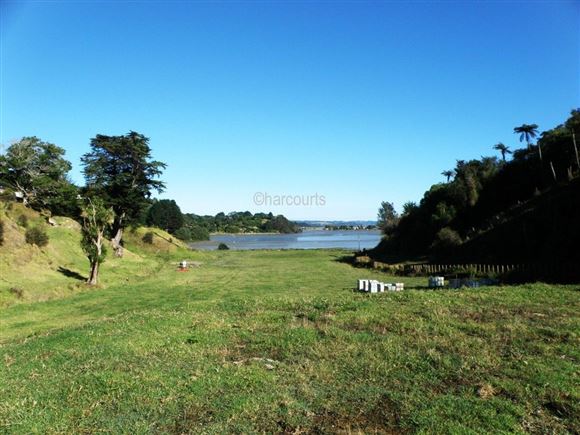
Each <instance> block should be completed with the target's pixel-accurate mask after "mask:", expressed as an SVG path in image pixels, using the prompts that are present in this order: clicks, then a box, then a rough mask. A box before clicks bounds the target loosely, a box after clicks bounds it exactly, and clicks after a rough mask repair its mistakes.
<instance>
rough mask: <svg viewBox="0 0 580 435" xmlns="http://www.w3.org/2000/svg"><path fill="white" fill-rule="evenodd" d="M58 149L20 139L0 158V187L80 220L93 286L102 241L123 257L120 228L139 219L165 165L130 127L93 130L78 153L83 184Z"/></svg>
mask: <svg viewBox="0 0 580 435" xmlns="http://www.w3.org/2000/svg"><path fill="white" fill-rule="evenodd" d="M64 155H65V151H64V149H62V148H60V147H58V146H57V145H54V144H52V143H48V142H44V141H42V140H40V139H39V138H37V137H24V138H22V139H21V140H19V141H17V142H15V143H13V144H12V145H10V146H9V147H8V149H7V150H6V152H5V153H4V154H3V155H1V156H0V187H2V189H4V190H8V191H11V192H12V193H13V194H14V195H15V196H16V197H17V198H20V199H21V200H22V202H23V203H24V205H26V206H28V207H31V208H33V209H35V210H39V211H42V212H45V213H47V214H48V215H49V216H50V215H62V216H68V217H72V218H74V219H76V220H78V221H79V222H80V223H81V232H82V241H81V247H82V248H83V251H84V252H85V254H86V256H87V258H88V259H89V263H90V275H89V279H88V283H89V284H92V285H94V284H97V282H98V273H99V265H100V264H101V263H102V262H103V261H104V258H105V256H106V252H107V247H106V243H105V242H106V240H108V239H110V240H111V247H112V249H113V250H114V252H115V254H116V255H117V256H119V257H122V256H123V231H124V230H125V229H126V228H127V227H128V226H130V225H135V224H137V223H139V222H140V221H141V220H142V216H143V213H144V211H145V210H147V208H148V207H149V206H150V204H151V195H152V193H153V192H158V193H160V192H162V191H163V190H164V189H165V184H164V183H163V182H162V181H160V180H159V178H160V176H161V174H162V172H163V169H165V167H166V165H165V164H164V163H162V162H159V161H156V160H153V159H152V157H151V148H150V147H149V138H147V137H145V136H144V135H142V134H139V133H137V132H134V131H130V132H129V133H127V134H126V135H121V136H106V135H101V134H98V135H96V136H95V137H94V138H92V139H91V140H90V151H89V152H87V153H86V154H84V155H83V156H82V157H81V164H82V167H83V175H84V178H85V185H84V186H82V187H79V186H76V185H75V184H74V183H73V182H72V181H71V180H70V178H69V175H68V173H69V171H70V170H71V168H72V165H71V163H70V162H69V161H67V160H66V159H65V158H64Z"/></svg>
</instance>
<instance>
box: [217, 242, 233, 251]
mask: <svg viewBox="0 0 580 435" xmlns="http://www.w3.org/2000/svg"><path fill="white" fill-rule="evenodd" d="M228 249H230V247H229V246H228V245H226V244H225V243H220V244H219V245H218V250H219V251H227V250H228Z"/></svg>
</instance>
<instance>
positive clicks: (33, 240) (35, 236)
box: [24, 227, 48, 248]
mask: <svg viewBox="0 0 580 435" xmlns="http://www.w3.org/2000/svg"><path fill="white" fill-rule="evenodd" d="M24 238H25V240H26V243H28V244H29V245H36V246H38V247H39V248H42V247H43V246H46V245H48V234H46V231H45V230H44V229H43V228H41V227H32V228H28V229H27V230H26V233H25V234H24Z"/></svg>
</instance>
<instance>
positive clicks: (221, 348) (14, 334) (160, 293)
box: [0, 238, 580, 433]
mask: <svg viewBox="0 0 580 435" xmlns="http://www.w3.org/2000/svg"><path fill="white" fill-rule="evenodd" d="M137 239H138V238H137ZM137 239H136V240H137ZM179 255H181V252H180V253H168V254H164V256H163V257H155V258H154V259H151V260H142V261H154V266H153V269H152V270H149V271H148V276H147V277H143V278H139V279H137V278H136V279H129V281H127V282H125V281H122V282H121V281H119V282H118V283H116V284H115V283H112V282H111V283H110V284H109V285H107V286H105V288H102V289H99V290H96V291H85V292H82V293H76V294H72V295H70V296H68V297H66V298H61V299H54V300H51V301H47V302H44V303H21V304H18V305H13V306H11V307H9V308H5V309H2V311H1V312H0V321H1V325H2V327H1V328H0V342H1V343H2V344H1V346H0V379H2V382H1V383H0V397H2V399H1V401H0V430H2V431H4V432H8V433H29V432H37V433H45V432H48V433H51V432H52V433H71V432H77V433H79V432H81V433H93V432H110V433H151V432H153V433H200V432H204V433H225V432H237V433H249V432H288V433H293V432H313V433H337V432H364V433H400V432H423V433H442V432H443V433H449V432H452V433H482V432H493V433H497V432H502V431H503V432H537V433H574V432H578V431H580V420H579V417H578V416H579V415H580V408H579V406H578V403H580V400H579V399H580V397H579V392H578V388H577V385H578V368H579V361H580V351H579V350H578V349H580V342H579V333H580V326H579V325H580V318H579V314H578V313H579V312H580V297H579V295H580V293H579V288H578V287H577V286H576V287H572V286H548V285H542V284H536V285H528V286H520V287H503V288H481V289H477V290H464V291H449V290H443V291H437V292H434V291H426V290H425V289H423V288H421V287H420V286H421V285H423V284H424V282H423V280H422V279H418V278H408V279H404V281H405V283H406V285H407V286H408V287H409V288H413V287H414V288H415V289H411V290H408V291H405V292H401V293H390V294H380V295H363V294H358V293H353V292H352V291H351V288H352V287H353V285H354V282H355V280H356V279H357V278H360V277H363V276H364V277H377V278H380V279H384V280H388V279H389V278H388V277H386V276H382V275H380V274H379V273H378V272H375V271H368V270H360V269H354V268H351V267H350V266H349V265H347V264H345V263H343V262H341V261H338V260H340V257H341V256H342V255H344V252H341V251H271V252H267V251H256V252H248V251H245V252H242V251H228V252H217V251H216V252H210V253H193V252H192V253H191V257H192V258H191V259H194V258H195V259H198V260H200V261H202V262H203V264H202V265H201V266H200V267H198V268H195V269H192V270H191V271H189V272H187V273H180V272H177V271H176V270H175V267H174V262H175V261H176V260H177V259H178V258H179V257H178V256H179ZM127 264H128V265H127V266H125V267H127V268H128V269H130V270H131V272H133V271H135V270H138V269H139V268H140V266H139V265H137V263H134V264H133V265H129V261H128V262H127Z"/></svg>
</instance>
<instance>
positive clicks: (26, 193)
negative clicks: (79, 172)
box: [0, 136, 76, 209]
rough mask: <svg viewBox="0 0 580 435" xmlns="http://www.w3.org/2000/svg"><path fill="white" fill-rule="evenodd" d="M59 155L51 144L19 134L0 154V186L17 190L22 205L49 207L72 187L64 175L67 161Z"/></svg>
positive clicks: (62, 153)
mask: <svg viewBox="0 0 580 435" xmlns="http://www.w3.org/2000/svg"><path fill="white" fill-rule="evenodd" d="M63 156H64V150H63V149H62V148H60V147H58V146H56V145H54V144H51V143H48V142H43V141H41V140H40V139H39V138H37V137H34V136H33V137H23V138H22V139H20V140H19V141H18V142H15V143H13V144H12V145H10V146H9V147H8V149H7V150H6V153H4V154H3V155H1V156H0V185H2V186H4V187H9V188H11V189H13V190H14V191H15V192H20V194H21V195H22V200H23V202H24V205H27V206H30V207H33V208H49V209H50V208H51V205H52V203H53V202H54V201H57V200H60V197H61V196H62V195H63V192H68V191H74V190H75V188H74V186H72V184H71V183H70V181H69V180H68V178H67V174H68V172H69V171H70V170H71V164H70V162H69V161H68V160H66V159H64V157H63ZM74 193H76V192H73V194H74Z"/></svg>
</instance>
